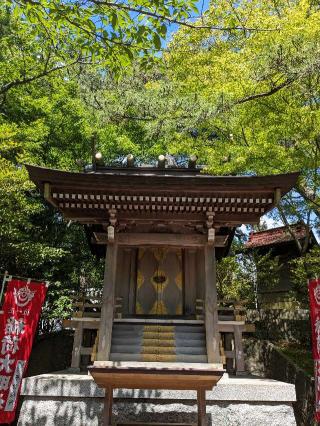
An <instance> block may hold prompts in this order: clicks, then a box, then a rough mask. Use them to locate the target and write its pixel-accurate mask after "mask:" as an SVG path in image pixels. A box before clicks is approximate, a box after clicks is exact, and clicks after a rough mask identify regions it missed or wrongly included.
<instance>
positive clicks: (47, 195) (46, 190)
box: [43, 182, 58, 207]
mask: <svg viewBox="0 0 320 426" xmlns="http://www.w3.org/2000/svg"><path fill="white" fill-rule="evenodd" d="M43 196H44V198H45V199H46V200H47V201H48V202H49V203H50V204H52V205H53V206H55V207H58V204H57V202H56V201H55V200H54V199H53V198H52V195H51V186H50V183H49V182H45V183H44V185H43Z"/></svg>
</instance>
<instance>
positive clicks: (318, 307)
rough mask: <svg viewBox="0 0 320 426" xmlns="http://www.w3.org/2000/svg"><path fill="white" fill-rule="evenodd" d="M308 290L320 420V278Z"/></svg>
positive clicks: (314, 280)
mask: <svg viewBox="0 0 320 426" xmlns="http://www.w3.org/2000/svg"><path fill="white" fill-rule="evenodd" d="M308 290H309V301H310V320H311V337H312V355H313V359H314V383H315V420H316V422H320V278H317V279H313V280H309V282H308Z"/></svg>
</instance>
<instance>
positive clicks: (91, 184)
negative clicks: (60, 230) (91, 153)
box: [26, 165, 299, 227]
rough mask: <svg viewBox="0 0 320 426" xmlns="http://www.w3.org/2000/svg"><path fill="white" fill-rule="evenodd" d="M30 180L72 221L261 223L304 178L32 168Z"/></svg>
mask: <svg viewBox="0 0 320 426" xmlns="http://www.w3.org/2000/svg"><path fill="white" fill-rule="evenodd" d="M26 167H27V170H28V172H29V176H30V179H31V180H32V181H33V182H34V183H35V184H36V185H37V187H38V188H39V189H40V191H41V192H42V193H43V195H44V197H45V198H46V199H47V201H49V202H50V203H51V204H52V205H54V206H55V207H57V208H58V209H59V210H60V211H61V212H62V213H63V214H64V216H65V217H66V218H68V219H72V220H78V221H80V222H82V223H102V222H105V221H106V217H107V215H106V212H108V211H109V212H110V211H116V212H117V217H118V218H119V219H123V220H133V219H136V218H137V219H139V220H140V219H141V218H142V217H143V218H148V219H150V220H158V221H159V220H171V219H172V218H173V217H174V218H175V219H177V218H178V219H179V220H184V221H186V222H189V221H193V222H197V221H198V222H199V221H200V222H201V223H203V222H205V221H206V218H207V217H208V215H211V216H214V222H215V223H216V224H218V225H219V224H220V225H221V226H231V227H232V226H235V225H238V224H242V223H257V222H258V221H259V218H260V216H262V215H263V214H265V213H266V212H268V211H269V210H271V209H272V208H273V207H274V206H275V205H276V204H277V202H278V201H279V199H280V197H281V196H283V195H285V194H286V193H287V192H288V191H290V190H291V189H292V187H293V186H294V185H295V183H296V181H297V178H298V175H299V173H288V174H280V175H270V176H213V175H210V174H206V173H204V172H203V171H202V170H201V169H199V168H182V167H173V168H171V167H170V168H168V167H167V168H163V169H161V168H159V167H99V168H97V170H95V171H90V172H68V171H61V170H54V169H48V168H43V167H37V166H31V165H27V166H26Z"/></svg>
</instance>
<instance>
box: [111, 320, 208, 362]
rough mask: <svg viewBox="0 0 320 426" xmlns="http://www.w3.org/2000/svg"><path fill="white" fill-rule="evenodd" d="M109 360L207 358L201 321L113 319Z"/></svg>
mask: <svg viewBox="0 0 320 426" xmlns="http://www.w3.org/2000/svg"><path fill="white" fill-rule="evenodd" d="M110 358H111V360H112V361H160V362H161V361H163V362H207V351H206V338H205V331H204V326H203V325H188V324H149V323H148V324H143V323H142V324H132V323H115V324H114V326H113V333H112V342H111V357H110Z"/></svg>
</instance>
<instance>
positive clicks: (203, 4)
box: [166, 0, 210, 43]
mask: <svg viewBox="0 0 320 426" xmlns="http://www.w3.org/2000/svg"><path fill="white" fill-rule="evenodd" d="M209 3H210V0H198V1H197V3H196V6H197V8H198V10H199V15H197V14H194V19H196V18H197V17H198V16H200V15H201V14H202V13H203V12H205V11H206V10H207V9H208V7H209ZM178 28H179V25H177V24H172V25H169V26H168V33H167V40H166V43H168V42H169V41H170V40H171V38H172V34H173V33H175V32H176V31H177V29H178Z"/></svg>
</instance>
